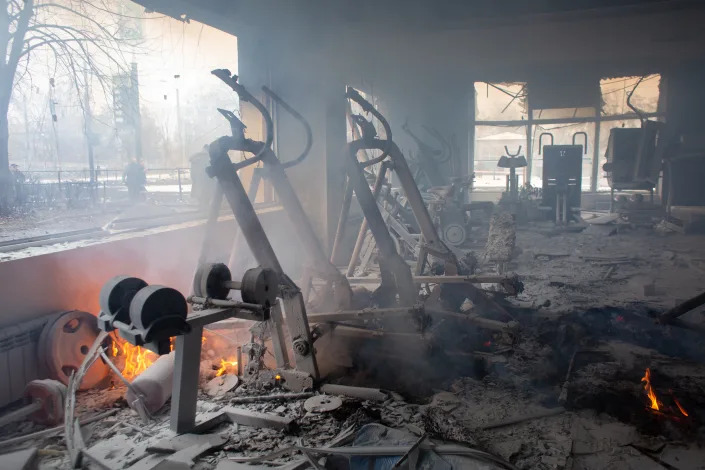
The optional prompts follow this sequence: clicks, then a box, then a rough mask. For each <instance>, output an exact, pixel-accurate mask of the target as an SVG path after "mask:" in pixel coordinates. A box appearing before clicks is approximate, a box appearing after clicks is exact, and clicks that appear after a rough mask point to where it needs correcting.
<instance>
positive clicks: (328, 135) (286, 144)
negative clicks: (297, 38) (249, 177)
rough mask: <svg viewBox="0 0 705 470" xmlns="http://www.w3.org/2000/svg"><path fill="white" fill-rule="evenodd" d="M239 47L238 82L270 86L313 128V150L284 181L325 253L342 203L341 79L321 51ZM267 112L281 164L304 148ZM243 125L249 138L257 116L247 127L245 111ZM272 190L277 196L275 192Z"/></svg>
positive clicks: (293, 130)
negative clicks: (286, 180)
mask: <svg viewBox="0 0 705 470" xmlns="http://www.w3.org/2000/svg"><path fill="white" fill-rule="evenodd" d="M240 44H241V52H240V71H241V82H242V83H244V84H246V85H248V87H249V89H250V90H251V91H252V92H254V91H255V90H259V89H260V88H261V86H262V85H267V86H269V87H270V88H271V89H272V90H273V91H274V92H275V93H277V94H278V95H279V96H280V97H281V98H282V99H283V100H284V101H286V102H288V103H289V104H290V105H291V106H292V107H293V108H294V109H296V110H297V111H298V112H299V113H301V114H302V115H303V116H304V118H306V120H307V121H308V122H309V124H310V126H311V128H312V131H313V146H312V148H311V151H310V153H309V155H308V157H307V158H306V159H305V160H304V161H303V162H302V163H301V164H299V165H297V166H295V167H292V168H290V169H288V170H287V176H288V177H289V180H290V181H291V184H292V186H293V187H294V190H295V191H296V194H297V196H298V198H299V199H300V201H301V203H302V205H303V206H304V210H305V211H306V213H307V215H308V217H309V220H310V221H311V223H312V224H313V226H314V229H315V230H316V232H317V234H318V237H319V239H320V241H321V243H323V244H324V246H326V249H328V247H329V244H330V243H331V242H332V238H333V235H334V232H335V227H336V224H337V215H338V213H339V211H340V205H341V203H342V186H343V175H344V172H343V166H342V164H343V160H342V150H343V146H344V145H345V101H344V93H345V82H344V80H343V79H342V78H341V75H342V74H341V73H340V72H339V71H336V68H335V67H334V65H333V64H335V62H336V61H335V59H331V58H330V57H328V56H327V54H326V52H325V51H321V50H316V51H315V53H313V52H310V51H308V50H307V49H306V47H304V46H303V45H301V46H297V45H296V44H295V43H291V42H288V43H287V42H286V41H280V40H278V39H277V38H276V37H271V36H270V37H268V38H267V41H266V42H254V41H250V42H249V43H248V41H246V40H241V41H240ZM265 44H266V47H265ZM253 51H255V52H254V53H253ZM253 77H254V78H253ZM255 81H256V83H253V82H255ZM272 112H273V118H274V123H275V129H276V140H275V144H274V150H275V152H276V153H277V156H278V157H279V159H280V160H281V161H282V162H286V161H289V160H293V159H295V158H297V157H298V156H299V155H300V154H301V151H302V150H303V148H304V146H305V133H304V130H303V127H302V126H301V124H300V123H299V122H297V121H296V120H294V119H293V118H292V117H291V115H289V114H288V113H287V112H286V111H285V110H284V109H280V108H279V107H278V106H276V105H274V106H273V107H272ZM243 120H244V121H245V124H246V125H247V126H248V136H250V137H252V136H253V135H254V133H253V130H252V128H253V127H257V126H261V124H260V123H259V116H254V117H253V118H252V120H253V121H256V122H255V123H254V124H251V122H250V113H249V112H248V107H246V106H245V107H243ZM274 190H275V192H276V188H274ZM293 247H294V246H293V245H292V248H293Z"/></svg>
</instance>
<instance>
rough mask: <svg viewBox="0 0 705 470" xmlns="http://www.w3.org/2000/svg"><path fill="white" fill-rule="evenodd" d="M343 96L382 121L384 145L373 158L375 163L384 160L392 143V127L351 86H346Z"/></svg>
mask: <svg viewBox="0 0 705 470" xmlns="http://www.w3.org/2000/svg"><path fill="white" fill-rule="evenodd" d="M345 97H346V98H348V99H350V100H352V101H354V102H356V103H357V104H359V105H360V107H361V108H362V110H363V111H365V112H367V113H370V114H372V115H373V116H374V117H375V118H376V119H377V120H378V121H379V122H380V123H382V127H384V137H385V139H384V140H385V145H384V148H383V149H382V155H380V156H379V157H377V158H375V159H374V160H375V163H376V162H380V161H382V160H384V159H385V158H386V157H387V155H389V150H390V147H391V143H392V128H391V127H390V126H389V123H388V122H387V120H386V119H385V118H384V116H382V113H380V112H379V111H377V109H376V108H375V107H374V106H372V103H370V102H369V101H367V100H366V99H365V98H363V97H362V95H361V94H360V92H358V91H357V90H356V89H354V88H353V87H350V86H349V87H347V89H346V92H345Z"/></svg>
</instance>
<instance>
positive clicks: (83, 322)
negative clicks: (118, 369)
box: [37, 310, 109, 390]
mask: <svg viewBox="0 0 705 470" xmlns="http://www.w3.org/2000/svg"><path fill="white" fill-rule="evenodd" d="M98 333H99V331H98V321H97V319H96V317H94V316H93V315H91V314H90V313H88V312H81V311H79V310H74V311H71V312H66V313H63V314H61V315H59V316H58V317H57V318H56V319H54V320H53V321H52V320H50V321H49V322H48V323H47V324H46V325H45V326H44V329H42V333H41V335H40V336H39V346H38V351H37V352H38V356H39V360H40V362H41V363H42V364H43V365H44V366H45V368H46V372H47V375H48V376H49V377H50V378H52V379H55V380H58V381H59V382H61V383H63V384H64V385H68V383H69V377H70V376H71V373H72V372H75V371H77V370H78V368H79V367H80V366H81V363H82V362H83V360H84V359H85V357H86V354H88V350H89V349H90V347H91V346H92V345H93V343H94V342H95V339H96V338H97V337H98ZM108 371H109V369H108V366H107V365H105V364H104V363H103V361H100V360H98V361H95V362H94V363H93V365H92V366H91V367H89V368H88V371H86V375H85V377H83V380H82V381H81V387H80V389H79V390H88V389H90V388H93V387H95V386H96V385H98V384H99V383H100V382H102V381H103V380H104V379H105V377H107V375H108Z"/></svg>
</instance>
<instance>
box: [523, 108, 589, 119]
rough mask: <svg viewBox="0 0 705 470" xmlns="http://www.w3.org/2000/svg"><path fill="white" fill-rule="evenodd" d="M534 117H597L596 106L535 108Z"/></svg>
mask: <svg viewBox="0 0 705 470" xmlns="http://www.w3.org/2000/svg"><path fill="white" fill-rule="evenodd" d="M532 114H533V115H534V119H563V118H582V117H595V108H555V109H534V110H532Z"/></svg>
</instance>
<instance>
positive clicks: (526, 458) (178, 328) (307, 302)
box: [0, 69, 705, 470]
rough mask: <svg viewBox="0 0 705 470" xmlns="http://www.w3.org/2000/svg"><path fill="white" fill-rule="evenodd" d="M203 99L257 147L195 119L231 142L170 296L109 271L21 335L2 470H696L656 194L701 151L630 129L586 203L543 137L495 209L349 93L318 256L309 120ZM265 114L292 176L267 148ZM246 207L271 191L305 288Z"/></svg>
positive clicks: (694, 334)
mask: <svg viewBox="0 0 705 470" xmlns="http://www.w3.org/2000/svg"><path fill="white" fill-rule="evenodd" d="M243 78H245V72H243ZM211 79H212V83H209V84H208V86H213V87H216V86H224V87H228V88H229V89H231V90H232V92H233V97H234V98H235V97H236V98H237V99H238V100H239V103H241V104H242V105H243V106H247V107H248V109H249V111H250V112H251V113H252V112H254V113H256V116H257V119H256V120H257V122H258V123H260V124H261V130H262V132H261V133H252V134H249V133H247V132H246V130H247V126H246V125H245V124H244V123H243V120H244V118H243V117H242V116H241V115H239V114H236V113H235V112H233V111H231V110H227V109H217V110H215V109H214V110H213V112H214V113H216V112H219V113H220V115H222V118H223V119H225V120H226V121H227V123H228V125H229V128H230V132H229V133H228V135H224V136H222V137H219V138H217V139H214V140H213V141H212V142H210V143H209V145H208V159H209V162H208V169H207V172H208V176H209V177H210V178H211V179H212V181H214V182H215V186H214V187H215V189H214V191H213V194H212V200H211V203H210V206H209V207H208V208H207V220H206V221H205V223H204V224H203V227H204V236H203V242H202V244H201V245H200V246H188V247H184V250H191V251H193V250H196V251H197V253H198V263H197V265H195V266H192V268H193V276H192V282H191V287H190V289H189V290H188V292H185V291H184V290H183V289H178V288H176V287H174V286H171V285H159V284H155V283H153V282H151V279H148V278H146V276H138V275H133V274H130V273H129V272H128V273H124V274H123V275H119V276H115V277H113V278H111V279H109V280H108V281H107V282H105V283H104V284H103V285H102V286H101V288H100V290H99V292H97V291H96V292H95V297H96V299H95V300H96V303H97V304H99V306H100V310H99V312H94V314H91V313H87V312H83V311H77V310H72V311H63V312H60V313H57V314H54V315H52V316H50V317H46V318H43V319H41V320H34V321H33V322H29V323H27V322H25V323H23V325H24V326H23V327H22V328H25V329H24V330H21V329H20V326H18V327H17V328H18V331H22V332H26V335H27V337H28V338H30V337H32V338H34V341H36V343H37V348H36V351H33V352H30V353H27V354H35V355H36V358H37V364H38V370H37V372H36V373H35V374H34V376H33V377H32V379H31V380H26V381H24V382H23V383H20V384H19V385H18V384H17V383H15V382H12V380H14V379H11V380H10V383H9V385H8V390H10V389H11V392H12V393H14V394H18V393H19V394H20V396H21V397H22V398H20V399H15V400H13V401H12V402H9V403H8V404H7V405H6V406H5V407H4V409H3V412H2V414H1V416H0V423H2V429H0V467H1V468H7V469H27V470H29V469H37V468H42V469H59V468H62V469H63V468H86V469H101V470H177V469H178V470H190V469H194V470H199V469H216V470H247V469H263V468H278V469H282V470H283V469H288V470H294V469H305V468H313V469H316V470H320V469H324V468H325V469H351V470H354V469H362V468H408V469H417V468H418V469H420V468H425V469H598V468H599V469H603V468H615V469H616V468H634V469H637V468H666V469H679V470H685V469H696V468H704V467H703V463H702V462H704V461H705V458H704V457H705V451H703V450H702V445H703V444H705V432H704V431H705V365H704V363H703V358H704V357H705V356H704V353H705V351H704V347H703V344H705V343H704V342H703V333H704V332H705V326H703V322H702V318H701V315H700V313H699V309H700V308H701V307H702V305H704V304H705V294H703V293H702V292H703V280H705V270H704V269H705V243H703V240H704V239H703V235H702V234H701V233H699V228H700V227H699V224H700V223H701V215H700V213H699V212H697V211H689V210H684V209H683V207H681V206H679V205H678V204H675V203H674V198H676V199H677V191H676V190H674V189H673V188H675V187H677V186H678V185H679V182H678V180H677V178H678V176H677V175H678V174H680V173H679V172H683V171H686V170H683V169H682V168H677V167H678V165H679V163H678V162H679V161H680V160H679V159H690V158H692V157H693V155H695V154H697V155H698V156H699V157H700V158H701V157H702V152H703V147H702V146H700V147H698V146H697V145H702V139H700V140H698V141H696V143H695V144H693V143H692V142H694V141H690V140H687V139H686V140H684V139H685V137H683V135H685V134H683V135H681V134H679V132H680V130H681V129H678V128H674V127H669V124H668V121H667V120H666V121H664V119H662V116H661V115H658V116H656V115H651V116H646V115H643V114H641V113H639V112H635V114H637V115H638V120H639V121H640V123H639V126H638V127H634V128H625V127H619V126H617V125H615V126H614V127H612V128H609V129H607V133H608V135H609V141H608V143H607V146H606V149H605V154H604V158H605V163H604V166H603V167H602V168H601V170H600V171H601V172H604V174H605V176H606V184H607V185H608V187H609V190H610V191H609V194H608V193H607V192H605V193H603V194H598V193H597V192H595V191H590V192H589V194H588V191H587V190H586V189H585V188H584V184H583V179H584V178H585V177H586V175H584V174H583V171H584V168H585V167H584V159H586V158H588V157H586V155H589V154H588V149H589V148H590V147H591V146H592V145H594V143H593V139H592V138H593V136H592V135H590V136H588V134H587V133H586V132H583V131H578V132H575V133H574V134H572V135H571V136H570V139H571V140H569V141H567V142H559V137H558V132H556V136H554V134H553V133H551V132H549V131H546V132H544V133H540V132H539V134H540V135H539V136H538V137H537V138H536V139H533V138H529V139H528V142H529V143H530V144H529V145H537V146H538V155H540V156H541V162H542V163H541V165H542V168H541V174H540V177H539V181H540V184H539V185H537V186H532V185H531V182H532V181H535V180H532V179H531V174H530V171H531V170H530V169H531V166H532V165H536V161H533V160H534V159H535V158H537V156H536V155H535V154H534V153H535V152H537V150H536V148H534V149H533V150H532V149H531V148H529V149H527V148H526V147H523V148H522V146H514V147H511V146H510V145H506V146H504V145H503V147H504V152H503V153H502V154H501V155H493V157H496V158H495V160H496V162H493V163H492V165H493V170H492V171H493V172H494V171H496V172H497V174H498V175H500V178H501V180H502V181H501V183H502V184H501V186H503V189H502V190H501V191H500V192H501V194H498V197H496V198H494V199H492V198H491V197H485V196H486V195H485V194H483V192H482V191H481V190H480V189H481V186H480V185H475V179H476V178H480V177H482V175H480V174H479V172H478V174H477V175H476V174H474V173H473V171H472V170H470V171H468V170H467V165H465V164H460V163H459V162H460V161H461V160H462V158H461V155H460V153H461V152H460V151H459V150H458V146H457V144H456V142H455V139H454V138H452V137H451V136H450V135H449V134H447V133H445V132H444V131H443V129H436V128H433V127H423V126H418V127H414V125H413V124H410V123H409V122H404V123H401V122H390V121H392V117H390V116H392V114H390V113H387V112H386V111H387V110H386V109H385V107H384V106H383V105H381V104H380V101H381V102H383V101H384V100H383V99H382V100H375V99H373V98H372V96H371V95H370V94H366V93H364V92H363V91H362V89H361V88H360V89H358V88H355V87H351V86H349V87H347V88H346V89H345V90H344V91H345V93H344V94H343V93H340V96H339V99H340V100H341V101H344V106H345V109H346V110H347V111H348V113H347V125H348V127H347V130H348V137H349V138H348V141H347V143H346V145H345V148H344V149H340V155H339V156H338V157H337V158H339V160H340V161H339V165H338V168H339V169H340V170H341V173H344V178H342V179H341V180H342V181H343V182H344V186H343V187H342V188H340V194H341V198H340V201H338V202H340V207H339V209H340V210H339V211H337V212H336V215H337V220H334V221H328V222H329V223H330V226H331V227H332V228H333V229H332V230H330V232H331V233H330V234H331V237H329V238H330V243H327V240H326V243H324V241H323V239H324V237H322V236H321V235H320V233H321V230H319V229H320V227H318V226H317V223H316V221H315V220H313V218H312V217H311V213H312V212H314V211H313V210H312V208H311V204H312V201H311V198H310V197H306V194H305V192H304V191H303V190H302V189H301V188H300V187H299V186H300V185H296V184H294V183H293V182H292V181H291V180H290V175H291V173H292V172H295V171H301V170H302V169H305V167H306V165H307V164H308V163H310V160H308V159H309V155H310V153H311V149H312V147H313V145H314V139H315V138H316V137H317V136H316V135H315V132H314V130H313V129H312V126H311V124H310V123H309V121H308V120H307V117H306V116H305V113H304V112H302V111H299V110H298V109H295V108H294V106H292V105H291V104H290V103H289V102H288V101H287V99H288V97H287V96H284V93H282V94H281V95H280V94H279V93H278V92H277V91H276V90H273V89H270V88H268V87H266V86H265V87H261V88H255V87H253V86H251V85H249V83H250V82H245V83H248V84H247V85H244V84H243V82H242V80H241V79H240V77H239V76H238V75H236V74H233V73H232V72H230V71H229V70H225V69H217V70H213V71H212V78H211ZM639 83H641V80H639V82H638V83H637V84H636V85H635V86H634V87H633V89H631V94H629V96H628V99H627V103H628V104H629V105H630V106H632V104H631V101H630V100H629V98H631V97H632V94H633V93H634V90H636V89H637V87H638V86H639ZM493 86H494V85H493ZM537 88H538V87H537ZM341 91H342V90H341ZM505 92H506V90H505ZM628 92H629V90H627V91H626V92H625V93H628ZM525 93H526V92H525V91H522V92H521V94H517V95H516V96H513V99H512V101H514V100H524V99H526V94H525ZM538 94H540V93H537V95H538ZM528 96H531V94H530V92H529V95H528ZM529 104H531V102H529ZM224 106H225V105H224ZM508 106H509V105H508ZM527 106H529V105H527ZM536 106H538V104H537V105H536ZM274 107H276V109H277V113H279V116H276V118H275V116H273V112H272V109H273V108H274ZM537 109H539V108H535V109H533V110H532V108H531V107H529V110H528V112H529V115H530V118H529V119H530V120H531V121H532V123H533V121H534V119H540V116H539V117H534V116H533V114H531V113H533V111H536V110H537ZM635 109H636V108H635ZM637 111H638V110H637ZM576 113H577V108H576ZM598 114H599V113H598ZM656 114H658V113H656ZM282 115H284V116H286V119H288V120H290V122H289V124H290V125H292V126H296V128H297V129H298V130H297V132H298V135H299V137H300V139H299V141H300V142H301V143H302V146H301V150H300V151H297V152H294V153H295V155H294V158H289V157H290V152H289V150H290V149H287V150H286V151H287V152H289V155H287V158H286V159H284V158H281V157H280V155H278V153H279V149H280V148H281V146H280V145H275V142H280V141H281V142H283V141H284V140H285V138H284V137H283V136H282V135H280V133H281V132H283V131H282V130H281V129H280V127H279V126H278V125H277V124H276V123H277V122H278V120H279V119H282ZM394 116H396V115H394ZM250 118H251V116H250ZM395 119H396V117H395ZM566 119H567V121H566V122H572V121H571V119H573V118H566ZM532 125H533V124H532ZM397 126H399V129H401V130H402V131H403V134H402V133H397V132H394V131H393V129H396V128H397ZM538 127H539V125H536V127H535V129H538ZM597 128H598V129H599V128H600V122H599V121H598V122H597ZM287 129H289V131H291V128H287ZM603 130H604V129H603ZM529 132H530V131H529ZM700 132H702V129H700ZM256 134H261V136H260V137H258V138H250V135H256ZM399 134H401V136H400V135H399ZM675 135H678V136H680V137H678V138H681V137H683V138H681V140H678V138H676V137H674V136H675ZM402 136H403V137H402ZM699 137H700V136H699ZM400 139H404V142H405V145H406V147H404V146H402V145H401V144H400V141H401V140H400ZM507 139H509V137H507ZM674 139H675V140H674ZM554 140H555V142H554ZM594 141H595V142H596V143H597V144H598V145H599V135H598V136H597V137H596V138H595V139H594ZM674 141H676V142H680V143H679V144H678V145H674V144H673V142H674ZM696 144H697V145H696ZM408 147H410V148H408ZM686 147H687V148H686ZM698 152H699V153H698ZM281 153H283V152H281ZM236 155H237V156H238V157H237V158H235V156H236ZM463 158H464V157H463ZM476 158H477V156H476ZM297 167H298V168H297ZM463 168H464V169H463ZM534 171H536V167H534ZM245 172H248V174H251V178H248V180H247V181H244V178H243V177H242V174H244V173H245ZM595 174H597V173H595ZM492 175H494V173H492ZM493 177H494V176H493ZM588 179H589V176H588ZM593 179H595V177H594V176H593ZM664 181H665V182H666V183H667V186H669V188H670V189H668V192H666V190H665V189H664V184H666V183H664ZM684 184H685V183H684ZM593 189H594V188H593ZM260 190H265V191H270V190H273V191H274V192H275V193H276V195H277V201H276V206H277V208H278V209H277V210H278V211H279V212H278V213H277V215H276V217H279V218H280V219H278V222H277V224H278V226H279V227H285V228H281V229H280V231H279V234H278V235H277V236H278V237H281V232H282V231H286V233H285V238H287V240H289V244H288V245H287V247H286V250H291V251H296V253H297V259H301V260H302V261H303V262H302V263H301V265H300V266H299V267H298V268H299V269H295V270H292V269H290V263H288V262H285V261H284V258H287V259H288V258H289V254H290V252H287V251H286V250H284V249H282V247H281V246H280V245H279V244H277V243H275V242H274V241H273V238H274V235H273V234H272V232H271V230H269V229H266V227H265V225H266V224H265V223H264V222H263V220H262V219H263V216H262V212H261V211H260V210H259V206H258V207H256V204H255V201H256V198H257V194H258V192H259V191H260ZM669 195H670V196H669ZM597 199H599V201H598V202H595V201H596V200H597ZM588 201H589V202H588ZM314 203H315V201H314ZM600 204H602V206H603V207H600ZM588 206H589V207H590V209H586V207H588ZM224 212H225V213H226V215H227V216H228V217H230V216H232V219H234V222H235V225H236V232H235V233H234V234H233V235H232V236H230V237H228V240H227V242H228V243H229V246H227V247H225V248H224V247H223V246H221V245H222V243H221V242H222V238H223V237H222V236H221V235H220V234H219V230H220V228H219V227H220V226H219V224H220V221H219V219H220V218H221V216H222V215H223V213H224ZM684 213H687V214H688V216H687V217H686V216H683V214H684ZM328 246H329V247H330V248H327V247H328ZM175 256H176V255H175ZM188 276H189V280H190V281H191V277H190V276H191V273H189V274H188ZM142 277H145V278H144V279H143V278H142ZM30 323H31V324H30ZM23 334H24V333H23ZM8 347H9V346H8ZM13 351H14V350H13ZM14 360H15V358H13V356H12V355H11V354H8V355H7V361H8V363H7V368H8V370H10V369H12V367H13V365H12V361H14ZM9 393H10V392H8V394H9Z"/></svg>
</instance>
